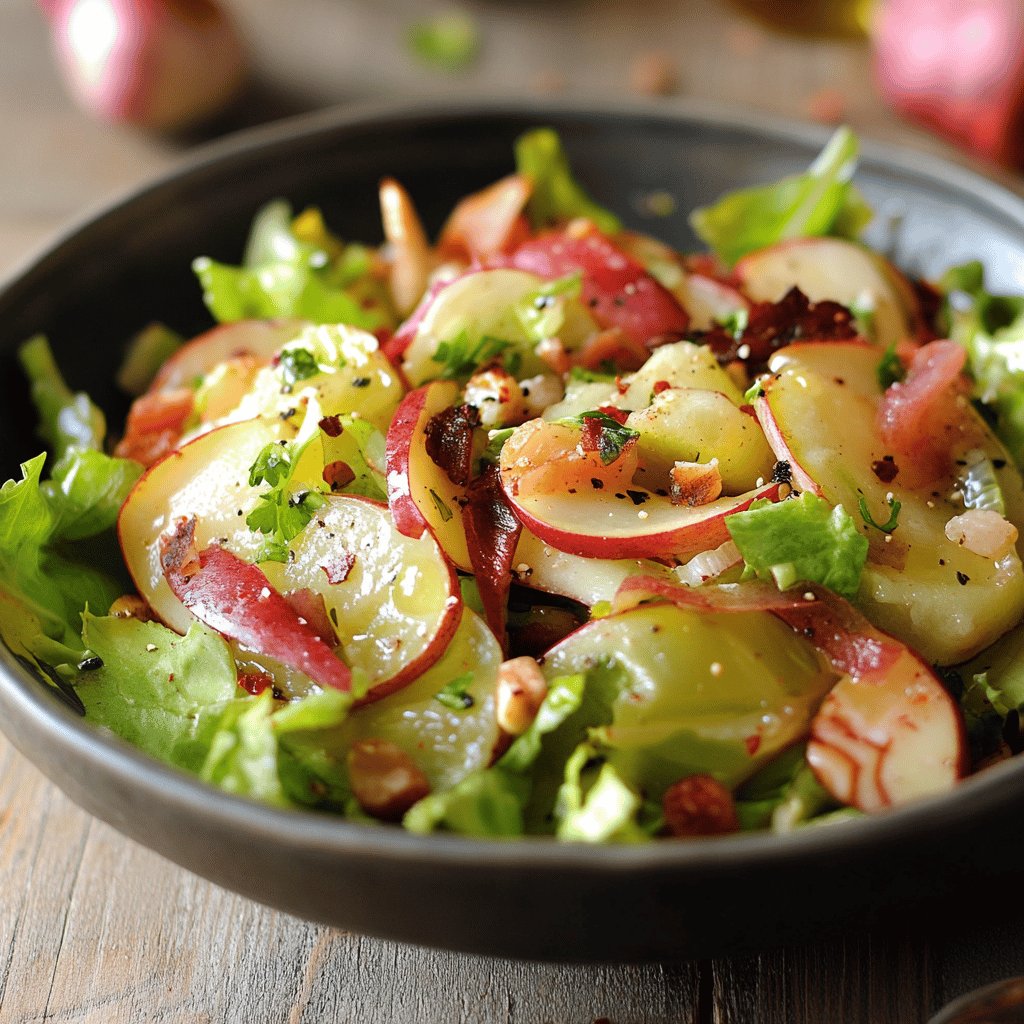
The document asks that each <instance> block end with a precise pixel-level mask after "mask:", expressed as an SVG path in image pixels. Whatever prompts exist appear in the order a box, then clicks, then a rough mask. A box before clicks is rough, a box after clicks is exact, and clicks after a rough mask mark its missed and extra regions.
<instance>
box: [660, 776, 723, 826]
mask: <svg viewBox="0 0 1024 1024" xmlns="http://www.w3.org/2000/svg"><path fill="white" fill-rule="evenodd" d="M662 807H663V809H664V812H665V827H666V828H667V829H668V831H669V833H670V834H671V835H673V836H718V835H725V834H726V833H728V832H737V831H739V827H740V823H739V819H738V818H737V817H736V804H735V803H734V802H733V799H732V794H731V793H730V792H729V790H727V789H726V788H725V786H723V785H722V783H720V782H719V781H718V780H717V779H714V778H712V777H711V776H710V775H690V776H687V777H686V778H685V779H680V780H679V781H678V782H674V783H673V784H672V785H671V786H669V788H668V789H667V790H666V791H665V796H664V797H663V798H662Z"/></svg>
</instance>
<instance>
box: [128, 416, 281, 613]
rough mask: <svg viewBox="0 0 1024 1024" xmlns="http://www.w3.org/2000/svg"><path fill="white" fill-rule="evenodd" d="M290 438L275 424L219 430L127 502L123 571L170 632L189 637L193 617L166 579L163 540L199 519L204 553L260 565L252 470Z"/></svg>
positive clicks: (159, 468) (165, 463) (147, 477)
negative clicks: (251, 519) (181, 523)
mask: <svg viewBox="0 0 1024 1024" xmlns="http://www.w3.org/2000/svg"><path fill="white" fill-rule="evenodd" d="M289 434H290V431H289V430H288V428H287V427H286V426H285V425H284V424H283V423H280V422H274V421H272V420H250V421H248V422H246V423H234V424H231V425H229V426H225V427H218V428H216V429H214V430H211V431H210V432H209V433H207V434H203V435H202V436H201V437H198V438H196V439H195V440H194V441H190V442H188V443H187V444H186V445H184V446H183V447H182V448H180V449H178V450H177V451H175V452H173V453H172V454H170V455H168V456H167V457H166V458H164V459H162V460H161V461H160V462H158V463H156V465H154V466H151V467H150V468H149V469H148V470H147V471H146V472H145V473H144V474H143V475H142V476H141V477H140V478H139V480H138V482H137V483H136V484H135V486H134V487H133V488H132V490H131V492H130V493H129V494H128V497H127V498H126V499H125V503H124V505H123V506H122V508H121V512H120V515H119V517H118V521H117V532H118V539H119V540H120V544H121V551H122V553H123V554H124V559H125V564H126V565H127V566H128V571H129V573H130V574H131V576H132V579H133V580H134V581H135V588H136V590H138V592H139V593H140V594H141V595H142V596H143V597H144V598H145V599H146V600H147V601H148V602H149V604H150V606H151V607H152V609H153V610H154V611H155V612H156V614H157V615H158V616H159V617H160V619H161V620H162V621H163V622H164V623H165V624H166V625H168V626H170V627H171V629H173V630H175V631H177V632H178V633H185V632H186V631H187V630H188V627H189V625H190V624H191V622H192V616H191V615H190V614H189V612H188V609H186V608H185V606H184V605H183V604H182V603H181V601H179V600H178V598H176V597H175V596H174V594H173V593H172V591H171V589H170V587H169V586H168V584H167V580H166V579H165V578H164V572H163V568H162V566H161V564H160V550H159V538H160V535H161V534H163V533H166V532H173V530H174V527H175V523H176V522H177V520H178V519H181V518H185V519H193V518H194V519H195V520H196V533H195V545H196V547H197V549H198V550H203V549H205V548H208V547H209V546H210V545H211V544H212V543H214V542H215V541H216V542H217V543H219V544H221V546H222V547H225V548H227V549H228V550H229V551H231V552H232V553H233V554H235V555H237V556H238V557H239V558H241V559H242V560H243V561H246V562H254V561H255V560H256V556H257V554H258V552H259V551H260V549H261V547H262V546H263V537H262V536H261V535H260V534H258V533H253V531H252V530H250V529H249V527H248V526H247V525H246V522H245V517H246V515H247V514H248V513H249V512H251V511H252V509H253V507H254V506H255V505H256V503H257V500H258V493H259V492H258V491H257V490H256V489H255V488H252V487H250V486H249V469H250V467H251V466H252V464H253V463H254V462H255V461H256V457H257V456H258V455H259V453H260V452H261V451H262V450H263V448H264V447H266V446H267V445H268V444H273V443H276V442H278V441H282V440H284V439H285V438H286V437H287V436H288V435H289Z"/></svg>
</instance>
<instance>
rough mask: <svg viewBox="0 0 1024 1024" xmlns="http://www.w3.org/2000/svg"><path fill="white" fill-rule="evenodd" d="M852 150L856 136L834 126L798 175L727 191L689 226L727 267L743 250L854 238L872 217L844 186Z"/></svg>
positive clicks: (693, 217)
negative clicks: (824, 237)
mask: <svg viewBox="0 0 1024 1024" xmlns="http://www.w3.org/2000/svg"><path fill="white" fill-rule="evenodd" d="M858 149H859V143H858V141H857V136H856V135H855V134H854V133H853V132H852V131H851V130H850V129H849V128H846V127H842V128H839V129H838V130H837V131H836V132H835V134H834V135H833V136H832V138H831V139H829V141H828V143H827V144H826V145H825V148H824V149H823V150H822V151H821V153H820V154H819V155H818V157H817V159H816V160H815V161H814V163H813V164H811V166H810V167H809V168H808V169H807V171H806V172H805V173H804V174H797V175H793V176H791V177H788V178H783V179H782V180H781V181H778V182H775V184H772V185H758V186H755V187H753V188H744V189H739V190H737V191H735V192H730V193H729V194H728V195H725V196H723V197H722V198H721V199H719V200H718V201H717V202H716V203H714V204H713V205H711V206H704V207H701V208H699V209H697V210H694V211H693V213H692V214H691V215H690V224H691V225H692V227H693V229H694V231H696V232H697V235H698V236H699V237H700V238H701V239H703V240H704V241H705V242H706V243H707V244H708V245H709V246H710V247H711V248H712V249H713V250H714V252H715V253H716V254H717V255H718V256H719V257H720V258H721V259H722V260H724V261H725V262H726V263H727V264H729V265H730V266H731V265H732V264H733V263H735V262H736V261H737V260H738V259H739V258H740V257H741V256H745V255H746V254H747V253H748V252H753V251H755V250H756V249H763V248H764V247H765V246H768V245H774V244H775V243H776V242H781V241H783V240H784V239H787V238H803V237H808V236H814V235H838V236H840V237H843V238H856V237H857V236H858V235H859V234H860V232H861V230H862V229H863V228H864V226H865V225H866V224H867V223H868V221H870V220H871V216H872V213H871V209H870V207H868V205H867V204H866V203H865V202H864V199H863V198H862V197H861V195H860V193H859V192H858V191H857V189H856V188H854V186H853V185H852V184H851V182H850V179H851V178H852V177H853V173H854V171H855V170H856V167H857V153H858Z"/></svg>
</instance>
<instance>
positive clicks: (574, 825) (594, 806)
mask: <svg viewBox="0 0 1024 1024" xmlns="http://www.w3.org/2000/svg"><path fill="white" fill-rule="evenodd" d="M598 757H599V754H598V750H597V748H596V747H594V746H593V745H592V744H590V743H581V744H580V745H579V746H578V747H577V748H576V750H575V751H573V754H572V756H571V757H570V758H569V760H568V761H566V763H565V777H564V780H563V782H562V785H561V788H560V789H559V790H558V797H557V800H556V803H555V819H556V821H557V822H558V826H557V828H556V831H555V834H556V836H557V837H558V838H559V839H563V840H574V841H576V842H584V843H607V842H614V841H619V842H624V841H630V840H635V841H642V840H644V839H646V838H647V834H646V833H645V832H644V831H643V830H641V829H639V828H638V827H637V825H636V820H635V819H636V815H637V813H638V812H639V811H640V809H641V806H642V804H643V801H642V800H641V798H640V796H639V795H638V794H637V793H635V792H634V791H633V790H632V789H631V788H630V787H629V786H628V785H626V783H625V782H624V781H623V780H622V778H621V777H620V776H619V773H618V772H617V771H616V770H615V768H614V766H613V765H611V764H609V763H608V762H604V763H602V764H601V765H600V767H599V768H596V769H594V770H593V771H592V772H591V773H590V774H592V775H593V776H594V777H593V778H592V779H591V780H589V781H588V780H586V775H587V774H588V772H587V768H588V765H590V764H591V763H592V762H594V761H595V760H597V759H598Z"/></svg>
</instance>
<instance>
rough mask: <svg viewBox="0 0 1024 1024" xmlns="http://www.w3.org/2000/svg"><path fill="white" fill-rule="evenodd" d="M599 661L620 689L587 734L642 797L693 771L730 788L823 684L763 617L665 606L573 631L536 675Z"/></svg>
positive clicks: (785, 735) (785, 633)
mask: <svg viewBox="0 0 1024 1024" xmlns="http://www.w3.org/2000/svg"><path fill="white" fill-rule="evenodd" d="M678 589H680V590H686V588H682V587H680V588H678ZM700 589H703V588H699V589H698V590H696V591H694V593H695V594H699V593H700ZM609 663H610V664H612V665H615V666H619V667H621V668H623V669H625V670H626V672H627V673H628V682H627V685H626V686H625V687H624V689H623V690H622V691H621V692H620V693H619V694H618V696H617V697H616V698H615V700H614V701H613V703H612V720H611V723H610V724H608V725H605V726H602V727H600V728H598V729H597V730H595V731H594V732H593V733H592V736H594V738H595V739H596V740H597V742H598V743H599V744H600V745H601V746H602V747H607V748H609V758H610V760H611V762H612V763H613V764H614V766H615V768H616V769H617V770H618V771H619V773H620V774H621V775H622V777H623V778H624V779H625V780H626V781H627V782H629V783H631V784H633V785H636V786H641V787H643V789H644V792H645V793H646V794H647V795H648V796H649V797H653V798H658V797H660V795H661V793H662V792H664V790H665V789H667V788H668V786H670V785H671V784H672V783H674V782H676V781H677V780H678V779H680V778H683V777H685V776H687V775H693V774H696V773H704V774H710V775H713V776H714V777H715V778H716V779H718V780H719V781H720V782H722V783H724V784H725V785H727V786H729V787H730V788H731V787H734V786H736V785H738V784H739V783H740V782H742V781H743V780H744V779H746V778H747V777H748V776H750V775H751V774H752V773H753V772H755V771H756V770H757V769H758V767H760V766H761V765H763V764H764V763H765V762H767V761H769V760H770V759H771V758H772V757H774V756H775V755H776V754H778V753H779V752H780V751H781V750H783V749H785V748H786V747H788V746H790V745H791V744H793V743H795V742H798V741H799V740H801V739H802V738H803V737H805V736H806V735H807V733H808V731H809V728H810V723H811V718H812V716H813V715H814V713H815V711H816V710H817V708H818V705H819V704H820V702H821V700H822V698H823V697H824V696H825V694H826V693H827V692H828V690H829V688H830V687H831V686H832V684H833V682H834V681H835V674H834V672H833V671H832V670H831V668H830V667H829V666H828V665H827V663H826V662H825V661H824V659H822V658H821V657H819V655H818V654H817V652H816V651H815V650H814V649H813V648H812V647H811V646H810V645H809V644H807V643H806V641H804V640H803V639H802V638H800V637H799V636H797V635H796V634H794V633H793V631H792V630H791V629H790V628H789V627H788V626H786V625H784V624H783V623H782V622H780V621H778V619H776V618H775V617H774V616H772V615H770V614H767V613H766V612H765V611H762V610H745V611H708V610H700V609H697V608H688V607H677V606H676V605H674V604H652V605H643V606H641V607H635V608H633V609H631V610H628V611H623V612H620V613H617V614H614V615H610V616H607V617H605V618H601V619H596V620H594V621H593V622H590V623H588V624H587V625H585V626H582V627H581V628H580V629H578V630H577V631H576V632H575V633H572V634H570V636H568V637H567V638H566V639H565V640H563V641H562V642H561V643H560V644H558V645H557V646H556V647H554V648H553V649H552V650H551V651H549V652H548V653H547V655H546V656H545V658H544V661H543V670H544V674H545V675H546V676H547V677H548V679H553V678H555V677H557V676H560V675H565V674H568V673H572V672H583V671H586V670H587V669H589V668H592V667H593V666H596V665H601V664H609Z"/></svg>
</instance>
